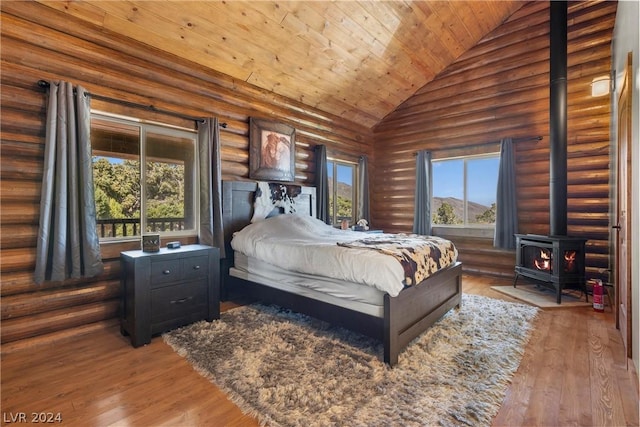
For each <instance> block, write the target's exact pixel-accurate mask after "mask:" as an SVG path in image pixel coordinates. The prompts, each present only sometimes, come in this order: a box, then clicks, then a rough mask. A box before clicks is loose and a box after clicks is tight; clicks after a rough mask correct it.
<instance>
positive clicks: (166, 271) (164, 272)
mask: <svg viewBox="0 0 640 427" xmlns="http://www.w3.org/2000/svg"><path fill="white" fill-rule="evenodd" d="M162 274H171V270H163V271H162Z"/></svg>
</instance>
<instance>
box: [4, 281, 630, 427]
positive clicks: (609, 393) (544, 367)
mask: <svg viewBox="0 0 640 427" xmlns="http://www.w3.org/2000/svg"><path fill="white" fill-rule="evenodd" d="M463 284H464V285H463V289H464V291H465V292H467V293H473V294H480V295H486V296H490V297H494V298H500V299H507V300H509V297H507V296H505V295H502V294H500V293H498V292H495V291H493V290H492V289H491V288H490V285H492V284H496V283H495V280H492V279H487V278H480V277H472V276H465V277H464V279H463ZM233 306H234V304H233V303H224V304H223V309H228V308H230V307H233ZM84 332H85V333H84V334H82V335H80V336H77V335H75V336H74V335H71V334H68V333H67V334H64V335H61V336H58V337H56V339H40V340H35V341H23V342H18V343H14V344H8V345H4V346H3V347H2V358H1V362H2V364H1V369H2V371H1V375H2V377H1V392H2V400H1V401H2V425H10V424H13V423H11V422H10V421H11V417H12V416H13V417H15V416H17V415H19V414H21V413H25V414H26V417H27V421H30V418H31V416H32V414H33V413H36V414H38V413H47V412H50V413H53V414H58V413H59V414H60V417H61V418H62V423H60V424H61V425H64V426H83V427H86V426H111V425H116V426H145V427H147V426H213V425H215V426H257V425H258V423H257V422H256V420H255V419H253V418H252V417H249V416H247V415H244V414H243V413H242V412H241V411H240V410H239V409H238V408H237V407H236V406H235V405H234V404H233V403H232V402H231V401H230V400H229V399H227V397H226V396H225V395H224V394H223V393H222V392H221V391H220V390H218V389H217V388H216V387H215V385H213V384H211V383H210V382H209V381H208V380H206V379H204V378H203V377H201V376H200V375H199V374H198V373H196V372H195V371H193V369H192V368H191V366H190V365H189V364H188V363H187V362H186V361H185V360H184V359H183V358H182V357H180V356H178V355H177V354H176V353H174V352H173V350H171V348H170V347H169V346H167V345H166V344H165V343H164V342H163V341H162V339H161V338H154V339H153V340H152V342H151V344H149V345H147V346H144V347H140V348H137V349H134V348H132V347H131V345H130V344H129V341H128V339H127V338H125V337H122V336H121V335H120V332H119V327H118V326H117V324H116V322H115V321H111V322H102V323H100V324H97V325H96V326H95V327H93V328H86V329H85V330H84ZM14 419H15V418H14ZM639 424H640V422H639V420H638V379H637V376H636V374H635V372H634V371H633V369H632V368H631V365H629V369H627V360H626V358H625V357H624V354H623V348H622V340H621V337H620V334H619V332H618V331H617V330H616V329H615V327H614V322H613V315H612V314H611V312H610V311H607V312H605V313H596V312H594V311H593V310H592V309H591V308H588V307H587V308H570V309H568V308H567V309H551V310H545V311H543V312H542V313H541V314H540V316H539V317H538V319H537V320H536V324H535V330H534V332H533V334H532V337H531V341H530V342H529V344H528V346H527V348H526V350H525V354H524V357H523V360H522V363H521V365H520V368H519V370H518V372H517V373H516V375H515V376H514V378H513V381H512V383H511V385H510V387H509V390H508V392H507V395H506V397H505V400H504V403H503V405H502V407H501V409H500V411H499V413H498V414H497V416H496V417H495V419H494V421H493V425H494V426H525V425H526V426H568V425H579V426H625V425H627V426H638V425H639Z"/></svg>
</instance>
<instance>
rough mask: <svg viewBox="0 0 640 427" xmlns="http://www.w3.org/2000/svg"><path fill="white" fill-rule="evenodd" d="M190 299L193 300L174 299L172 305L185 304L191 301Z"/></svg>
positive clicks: (188, 298)
mask: <svg viewBox="0 0 640 427" xmlns="http://www.w3.org/2000/svg"><path fill="white" fill-rule="evenodd" d="M190 299H193V297H187V298H182V299H174V300H173V301H171V304H184V303H185V302H187V301H189V300H190Z"/></svg>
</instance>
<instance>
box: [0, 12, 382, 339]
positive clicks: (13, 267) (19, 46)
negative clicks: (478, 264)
mask: <svg viewBox="0 0 640 427" xmlns="http://www.w3.org/2000/svg"><path fill="white" fill-rule="evenodd" d="M1 25H2V38H1V43H2V76H1V79H2V98H1V103H0V107H1V108H2V136H1V144H2V147H1V148H2V157H1V162H0V169H1V176H0V178H1V189H0V190H1V197H0V203H1V204H2V213H1V217H0V218H1V219H0V227H1V229H0V232H1V245H0V251H1V252H0V258H1V264H0V265H1V267H0V273H1V278H2V281H1V297H2V305H1V308H2V310H1V320H2V332H1V342H2V343H3V344H6V343H9V342H14V341H16V340H20V339H23V338H29V337H38V336H40V339H46V337H47V336H48V337H52V336H57V337H59V336H61V335H64V334H67V333H72V332H71V331H73V333H76V332H77V331H80V330H85V331H90V330H92V328H100V327H104V326H105V325H108V324H113V323H115V322H116V319H117V314H118V309H119V308H118V305H119V301H118V298H119V295H120V280H119V274H120V265H119V254H120V251H122V250H130V249H138V248H139V247H140V243H139V242H130V243H127V244H125V243H120V244H103V245H102V256H103V260H104V262H105V271H104V273H103V274H102V275H101V276H99V277H96V278H93V279H90V280H69V281H67V282H64V283H45V284H43V285H41V286H37V285H35V284H34V283H33V279H32V276H33V271H34V268H35V252H36V236H37V229H38V222H39V199H40V188H41V179H42V172H43V156H44V134H45V124H44V122H45V116H46V111H45V106H46V99H47V96H46V93H45V92H43V91H42V90H41V89H40V88H39V87H38V85H37V81H38V80H40V79H45V80H67V81H70V82H72V83H74V84H80V85H82V86H84V87H85V88H86V89H87V90H88V91H89V92H92V93H95V94H98V95H102V96H108V97H111V98H115V99H122V100H126V101H131V102H135V103H138V104H143V105H153V106H155V107H156V108H158V109H161V110H168V111H174V112H178V113H181V114H185V115H189V116H193V117H209V116H210V117H218V118H219V120H220V122H225V123H227V127H226V128H223V129H221V134H220V136H221V142H222V147H221V151H222V175H223V179H228V180H236V179H246V178H248V173H249V172H248V164H249V162H248V159H249V140H248V132H249V131H248V119H249V117H251V116H254V117H262V118H271V119H274V120H278V121H281V122H283V123H287V124H290V125H292V126H294V127H295V128H296V159H295V160H296V182H297V183H300V184H311V185H312V184H313V182H314V179H315V177H314V172H313V171H314V168H315V160H314V158H313V149H314V146H315V145H316V144H325V145H326V146H327V148H328V151H329V152H330V153H332V152H339V153H340V155H341V156H343V157H345V156H346V157H347V158H348V157H349V156H351V157H352V158H353V159H357V157H358V156H359V155H361V154H367V153H370V151H371V146H370V142H369V141H371V138H370V135H371V131H370V130H369V129H368V128H364V127H363V126H361V125H359V124H355V123H353V122H349V121H346V120H344V119H342V118H340V117H335V116H331V115H328V114H326V113H323V112H321V111H319V110H316V109H313V108H310V107H308V106H304V105H302V104H301V103H298V102H296V101H293V100H290V99H286V98H284V97H281V96H278V95H275V94H273V93H270V92H267V91H264V90H261V89H258V88H256V87H255V86H252V85H249V84H246V83H244V82H242V81H237V80H233V79H231V78H229V77H226V76H224V75H221V74H217V73H214V72H211V70H208V69H205V68H203V67H201V66H199V65H196V64H193V63H190V62H187V61H185V60H181V59H179V58H176V57H173V56H170V55H167V54H164V53H162V52H160V51H156V50H152V49H150V48H149V47H148V46H145V45H142V44H139V43H136V42H132V41H131V40H130V39H127V38H124V37H122V36H119V35H117V34H113V33H110V32H108V31H106V30H104V29H103V28H100V27H98V26H92V25H91V24H87V23H83V22H80V21H76V20H74V19H72V18H70V17H69V16H62V15H61V14H60V13H59V12H57V11H55V10H53V9H51V8H48V7H46V6H43V5H41V4H38V3H35V2H2V22H1ZM92 108H96V109H99V110H104V111H109V112H113V113H118V114H124V115H128V116H133V117H139V118H144V119H148V120H154V121H159V122H165V123H171V124H175V125H180V126H186V127H191V128H193V127H194V123H193V122H191V121H187V120H182V119H176V118H175V117H172V116H167V115H162V114H159V113H156V112H152V111H148V110H144V109H136V108H132V107H126V106H123V105H118V104H110V103H106V102H104V101H102V102H99V101H97V100H93V101H92ZM371 164H372V167H373V159H372V158H371ZM183 243H190V242H189V241H184V240H183ZM71 328H73V329H71ZM46 334H53V335H46ZM27 341H29V340H27ZM4 347H6V346H4ZM4 347H3V348H4Z"/></svg>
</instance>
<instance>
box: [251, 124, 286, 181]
mask: <svg viewBox="0 0 640 427" xmlns="http://www.w3.org/2000/svg"><path fill="white" fill-rule="evenodd" d="M295 139H296V130H295V129H294V128H293V127H291V126H289V125H285V124H283V123H278V122H274V121H272V120H265V119H258V118H254V117H251V118H250V119H249V178H251V179H257V180H267V181H294V179H295V172H296V164H295V146H296V144H295Z"/></svg>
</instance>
